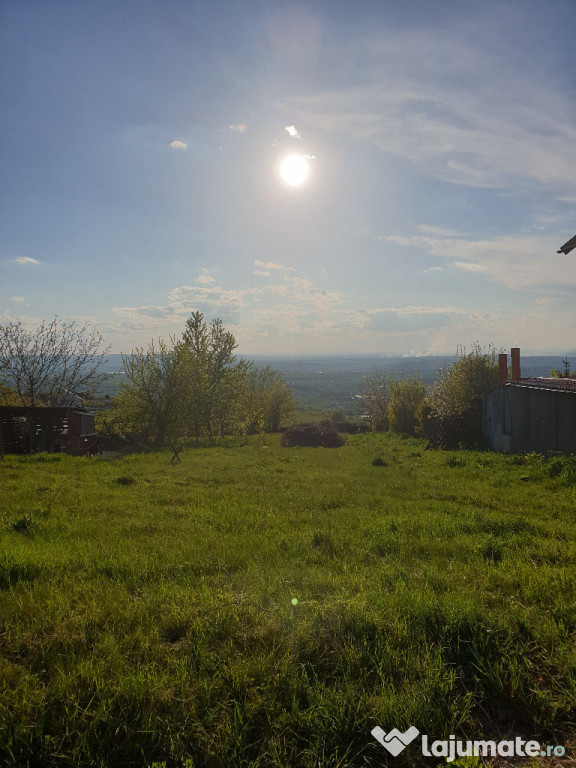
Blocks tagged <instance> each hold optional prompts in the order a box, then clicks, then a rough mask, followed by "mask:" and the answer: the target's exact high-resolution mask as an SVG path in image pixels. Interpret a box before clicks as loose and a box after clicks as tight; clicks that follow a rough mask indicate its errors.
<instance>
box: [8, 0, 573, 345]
mask: <svg viewBox="0 0 576 768" xmlns="http://www.w3.org/2000/svg"><path fill="white" fill-rule="evenodd" d="M575 28H576V4H575V3H574V2H573V0H565V1H564V0H562V1H561V0H547V2H544V1H543V0H538V2H532V1H531V0H518V2H508V1H507V0H499V1H498V2H490V1H489V0H488V2H482V3H478V2H467V0H460V1H459V2H454V1H453V0H436V1H435V0H426V2H424V1H420V0H403V1H402V2H397V0H394V1H392V0H377V1H376V0H375V1H374V2H372V1H371V0H355V2H350V1H349V0H348V1H347V2H340V1H339V0H330V1H328V0H326V1H325V2H305V3H280V2H275V0H265V1H264V0H262V2H257V1H252V0H247V1H246V2H244V1H241V0H235V1H234V2H223V1H221V0H220V1H219V0H215V1H214V2H211V3H208V2H190V0H188V2H184V1H182V2H180V0H162V2H161V1H160V0H123V1H122V2H117V0H77V2H74V3H71V2H69V0H62V1H61V0H50V2H49V3H46V2H44V0H42V1H41V2H40V1H38V2H35V1H33V0H2V3H0V88H1V99H2V112H3V116H2V120H1V121H0V157H1V167H2V173H1V175H0V195H1V199H0V322H8V321H12V320H21V321H22V322H23V323H24V324H25V325H26V326H30V327H34V326H35V325H36V324H37V323H38V321H39V320H41V319H50V318H52V317H53V316H54V315H58V316H60V317H62V318H65V319H76V318H77V319H81V320H83V321H84V320H88V321H90V322H91V323H93V324H94V325H95V326H96V327H97V328H99V329H100V330H101V331H102V332H103V334H104V337H105V339H106V342H107V343H109V344H110V345H111V346H112V351H114V352H129V351H130V350H131V349H132V348H134V347H137V346H140V345H147V344H148V341H149V340H150V339H151V338H153V337H155V338H156V337H159V336H161V337H163V338H167V337H168V336H170V335H171V334H179V333H180V332H181V331H182V329H183V326H184V323H185V320H186V318H187V317H188V316H189V315H190V313H191V312H193V311H195V310H200V311H202V312H204V313H205V315H206V317H207V318H208V319H210V318H213V317H217V316H218V317H221V318H222V319H223V321H224V323H225V325H226V326H227V327H228V328H229V329H230V330H232V331H233V332H234V334H235V336H236V339H237V341H238V342H239V351H240V352H242V353H243V354H248V355H249V354H250V353H253V354H257V353H263V354H306V353H310V354H321V353H326V354H338V353H377V354H391V355H397V354H454V353H455V351H456V347H457V345H466V346H470V345H471V344H472V343H473V342H474V341H479V342H480V343H481V344H488V343H493V344H495V345H496V346H497V347H503V348H509V347H510V346H511V345H515V344H517V345H519V346H520V347H521V348H522V350H523V352H524V353H525V354H564V353H566V352H568V351H573V350H574V349H575V348H576V340H575V334H574V331H575V329H576V304H575V302H574V295H575V289H576V251H575V252H573V253H571V254H569V255H568V256H564V255H558V254H556V251H557V250H558V248H559V247H560V246H561V245H562V244H563V243H564V242H565V241H566V240H568V239H569V238H570V237H572V236H573V235H574V234H576V213H575V208H576V74H575V73H576V70H575V69H574V66H573V64H572V59H573V50H574V48H573V30H574V29H575ZM290 154H297V155H299V156H302V157H304V158H305V160H306V163H307V165H308V168H309V175H308V177H307V178H306V180H305V181H304V182H303V183H302V184H300V185H298V186H292V185H290V184H289V183H287V182H286V180H285V179H283V178H282V176H281V175H280V170H279V169H280V164H281V162H282V160H283V159H284V158H285V157H286V156H287V155H290Z"/></svg>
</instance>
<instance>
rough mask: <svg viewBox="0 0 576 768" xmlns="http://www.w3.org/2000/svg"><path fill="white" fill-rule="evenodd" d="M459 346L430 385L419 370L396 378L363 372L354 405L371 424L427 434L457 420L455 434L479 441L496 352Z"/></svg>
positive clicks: (494, 373) (494, 377)
mask: <svg viewBox="0 0 576 768" xmlns="http://www.w3.org/2000/svg"><path fill="white" fill-rule="evenodd" d="M459 352H460V358H459V359H458V360H457V361H456V362H455V363H453V364H452V365H450V366H448V365H445V366H443V367H442V368H441V369H440V371H439V372H438V376H437V378H436V381H435V382H434V384H433V385H432V387H431V388H430V389H429V390H427V389H426V387H425V385H424V384H423V383H422V381H421V380H420V378H419V377H418V375H415V376H408V377H404V378H400V379H398V378H396V377H394V376H393V375H392V374H386V373H384V372H383V371H378V372H376V373H375V374H373V375H372V376H370V377H368V379H367V380H366V382H365V385H364V389H363V392H362V395H361V396H360V398H359V407H360V409H361V410H362V411H363V415H364V416H365V418H366V419H367V420H368V422H369V424H370V426H371V428H372V429H374V430H377V431H379V430H385V429H391V430H392V431H395V432H399V433H401V434H404V435H416V436H418V437H425V438H428V439H430V438H432V437H433V435H434V433H435V432H436V431H438V429H442V427H443V426H444V427H446V425H450V424H455V423H456V422H458V424H459V425H460V427H461V429H460V431H459V434H460V435H461V436H463V437H464V439H466V440H467V441H468V442H472V443H473V442H478V441H479V440H480V438H481V425H482V396H483V395H484V394H485V393H486V392H488V391H490V390H491V389H494V388H495V387H497V386H498V381H499V371H498V361H497V353H496V350H495V349H494V348H493V347H489V348H488V349H487V350H484V349H483V348H482V347H481V346H480V345H479V344H477V343H476V344H474V345H473V346H472V349H471V351H470V352H468V353H466V352H465V350H464V349H460V350H459ZM453 431H454V430H453Z"/></svg>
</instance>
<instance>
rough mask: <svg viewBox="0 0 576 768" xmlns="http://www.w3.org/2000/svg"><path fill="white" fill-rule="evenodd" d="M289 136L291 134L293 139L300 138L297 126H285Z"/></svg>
mask: <svg viewBox="0 0 576 768" xmlns="http://www.w3.org/2000/svg"><path fill="white" fill-rule="evenodd" d="M284 130H285V131H286V133H287V134H288V136H291V137H292V138H293V139H299V138H300V133H299V132H298V131H297V130H296V128H295V127H294V126H293V125H287V126H286V128H284Z"/></svg>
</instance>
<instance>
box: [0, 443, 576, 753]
mask: <svg viewBox="0 0 576 768" xmlns="http://www.w3.org/2000/svg"><path fill="white" fill-rule="evenodd" d="M266 445H267V447H266V448H263V447H262V446H261V444H260V443H259V442H258V441H257V440H256V439H255V440H254V441H251V440H250V441H246V440H244V441H243V443H240V442H237V441H234V440H232V439H227V440H225V441H224V442H223V443H222V444H221V445H220V446H219V447H214V448H210V449H197V450H191V451H188V452H184V453H183V454H182V459H183V460H182V463H181V464H177V465H171V464H170V462H169V459H170V456H169V454H157V455H148V456H143V455H138V456H127V457H125V458H122V459H119V460H102V459H92V460H88V459H82V458H72V457H67V456H44V455H39V456H36V457H34V456H33V457H22V458H18V457H7V459H6V460H5V461H4V462H3V463H0V483H1V484H2V486H1V487H2V496H1V516H0V530H1V534H0V588H1V590H2V592H1V600H0V679H1V683H0V684H1V686H2V687H1V691H0V756H1V758H2V760H3V764H4V765H6V766H8V765H22V766H25V765H27V766H30V768H34V767H35V766H49V767H50V766H70V767H71V766H74V767H75V768H78V767H81V766H100V767H101V768H104V767H106V768H112V767H114V768H117V767H120V766H149V765H151V764H152V763H154V762H158V763H160V762H162V761H165V762H166V765H167V766H183V765H185V763H186V761H188V763H187V765H188V767H189V766H195V767H196V768H198V767H200V766H201V767H206V768H213V767H214V768H216V767H217V766H233V767H234V768H248V767H250V768H290V767H292V766H294V767H295V768H296V767H298V768H300V767H301V768H313V767H314V768H316V767H318V766H322V768H329V767H332V768H336V767H337V766H341V767H342V768H344V766H346V768H349V767H351V766H382V765H385V764H386V756H385V753H384V750H383V748H382V747H381V746H380V745H379V744H378V743H377V742H376V741H375V740H374V739H373V738H372V737H371V735H370V731H371V729H372V728H373V727H374V726H375V725H380V726H382V727H383V728H384V729H385V730H389V729H390V728H392V727H399V728H407V727H408V726H410V725H416V726H417V727H418V728H419V729H420V730H421V731H422V732H424V733H428V734H431V735H433V736H434V738H447V736H448V735H449V734H451V733H455V734H458V737H459V738H471V737H477V738H480V737H484V738H489V737H497V736H498V735H504V734H507V733H511V732H514V733H515V734H517V735H526V736H530V737H531V738H537V739H539V740H541V741H543V742H544V741H545V740H546V739H548V741H550V742H553V741H555V743H563V742H565V741H566V740H567V739H570V738H572V735H573V733H574V725H575V708H574V704H575V701H576V683H575V671H576V650H575V643H574V632H575V630H576V611H575V592H576V590H575V570H574V564H575V560H576V543H575V538H574V532H575V528H576V521H575V518H576V514H575V511H574V510H575V509H576V506H575V502H576V463H575V461H574V460H573V459H569V458H567V459H565V458H561V457H552V458H548V459H547V458H545V457H542V456H537V455H531V456H527V457H513V456H499V455H495V454H487V453H474V452H461V453H458V454H450V453H445V452H426V451H425V450H424V447H423V443H422V442H419V441H417V440H403V439H399V438H394V437H390V436H378V435H360V436H355V437H351V438H349V439H348V443H347V445H346V446H345V447H343V448H340V449H337V450H324V449H287V448H281V447H280V446H279V444H278V442H277V440H276V438H267V440H266ZM378 457H379V458H381V460H382V461H381V462H375V461H374V459H375V458H378ZM390 760H392V758H390ZM416 761H417V757H416V755H415V753H414V751H412V752H410V750H409V749H408V750H406V752H405V753H402V755H400V756H399V757H397V758H394V759H393V763H394V765H395V766H404V765H414V764H415V762H416ZM390 764H391V763H390Z"/></svg>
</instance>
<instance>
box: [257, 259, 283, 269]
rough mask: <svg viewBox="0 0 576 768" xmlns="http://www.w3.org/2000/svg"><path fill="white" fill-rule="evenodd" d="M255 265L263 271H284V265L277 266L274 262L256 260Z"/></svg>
mask: <svg viewBox="0 0 576 768" xmlns="http://www.w3.org/2000/svg"><path fill="white" fill-rule="evenodd" d="M254 264H255V265H256V266H257V267H261V268H262V269H284V265H283V264H276V263H275V262H273V261H260V259H255V260H254Z"/></svg>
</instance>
